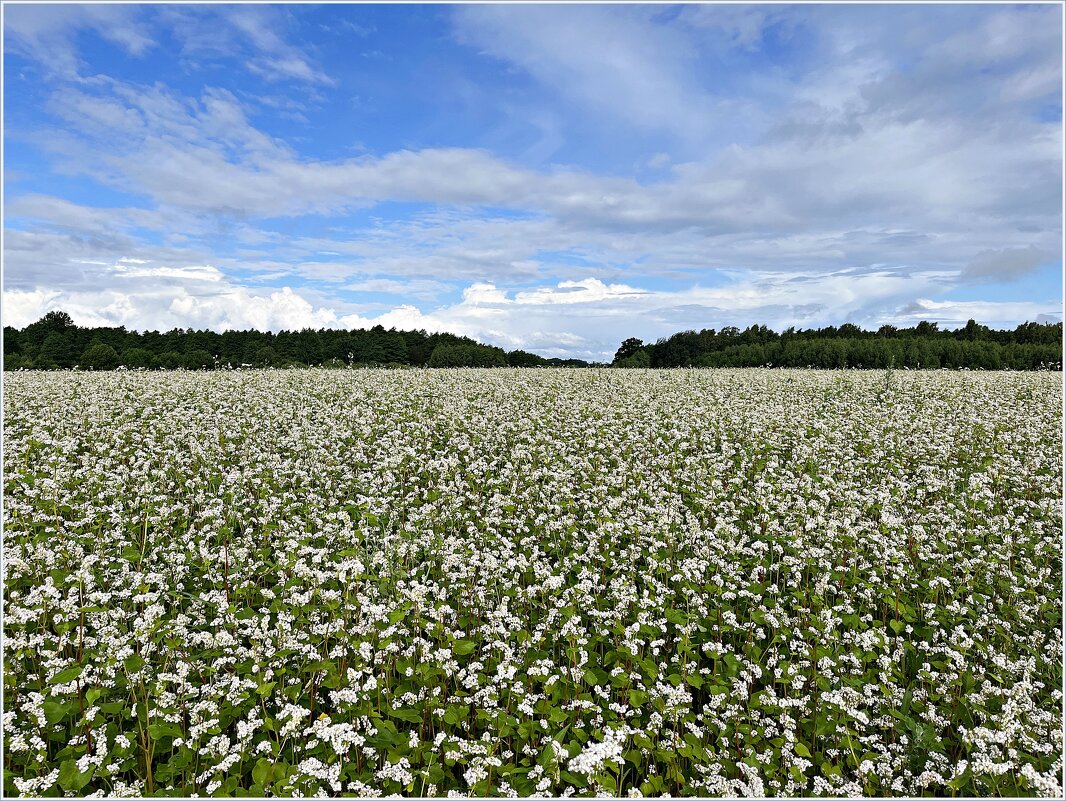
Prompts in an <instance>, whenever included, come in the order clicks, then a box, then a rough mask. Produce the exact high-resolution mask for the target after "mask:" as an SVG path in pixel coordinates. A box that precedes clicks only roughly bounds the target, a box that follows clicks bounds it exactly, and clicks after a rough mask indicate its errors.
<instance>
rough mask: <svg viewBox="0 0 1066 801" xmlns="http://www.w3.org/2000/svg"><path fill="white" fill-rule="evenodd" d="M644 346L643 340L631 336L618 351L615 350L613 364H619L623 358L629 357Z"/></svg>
mask: <svg viewBox="0 0 1066 801" xmlns="http://www.w3.org/2000/svg"><path fill="white" fill-rule="evenodd" d="M642 347H644V341H643V340H640V339H637V338H636V337H630V338H629V339H627V340H625V342H623V343H622V344H621V345H620V346H619V347H618V350H617V351H615V354H614V360H613V361H612V364H617V363H618V362H620V361H622V360H623V359H628V358H629V357H630V356H632V355H633V354H634V353H636V352H637V351H638V350H640V349H641V348H642Z"/></svg>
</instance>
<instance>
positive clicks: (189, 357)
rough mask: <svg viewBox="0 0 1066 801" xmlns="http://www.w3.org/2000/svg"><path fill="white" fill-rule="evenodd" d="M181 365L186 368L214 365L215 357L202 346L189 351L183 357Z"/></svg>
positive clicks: (195, 368)
mask: <svg viewBox="0 0 1066 801" xmlns="http://www.w3.org/2000/svg"><path fill="white" fill-rule="evenodd" d="M181 366H182V367H184V368H185V369H186V370H200V369H203V368H205V367H208V368H210V367H214V366H215V358H214V357H213V356H212V355H211V354H210V353H209V352H208V351H206V350H203V349H202V348H200V349H197V350H192V351H189V352H188V353H186V354H185V357H184V358H183V359H182V362H181Z"/></svg>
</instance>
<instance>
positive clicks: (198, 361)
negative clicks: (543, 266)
mask: <svg viewBox="0 0 1066 801" xmlns="http://www.w3.org/2000/svg"><path fill="white" fill-rule="evenodd" d="M92 345H106V346H108V347H110V348H112V349H114V351H115V353H116V358H115V359H108V360H105V361H106V363H107V364H108V365H109V366H108V367H103V366H102V364H103V363H102V362H100V360H99V359H98V360H97V361H96V362H94V363H93V364H92V365H90V364H89V363H88V362H87V361H86V355H87V353H88V349H89V348H90V347H91V346H92ZM119 354H121V355H119ZM205 354H206V356H205ZM434 354H436V356H435V357H434ZM308 365H314V366H319V365H323V366H324V365H329V366H331V367H336V366H338V365H345V366H350V367H355V366H360V365H392V366H399V365H417V366H443V367H506V366H508V365H510V366H512V367H534V366H542V365H544V366H548V365H556V366H564V365H565V366H572V367H584V366H587V362H584V361H581V360H579V359H567V360H561V359H545V358H543V357H541V356H537V355H536V354H533V353H527V352H525V351H521V350H515V351H511V352H510V353H505V352H504V351H503V350H501V349H500V348H495V347H490V346H488V345H482V344H480V343H477V342H475V341H474V340H472V339H469V338H467V337H458V336H454V335H453V334H443V333H440V334H428V333H426V332H425V331H397V330H395V329H389V330H386V329H385V328H384V327H382V326H380V325H377V326H374V327H373V328H371V329H369V330H355V331H348V330H344V329H319V330H314V329H310V328H306V329H303V330H301V331H281V332H278V333H276V334H275V333H272V332H270V331H225V332H223V333H217V332H215V331H193V330H185V329H175V330H173V331H168V332H166V333H160V332H158V331H145V332H136V331H127V330H126V329H125V328H123V327H117V328H106V327H97V328H82V327H79V326H76V325H74V323H73V321H72V320H71V318H70V316H69V315H67V314H65V313H64V312H60V311H53V312H49V313H48V314H46V315H45V316H44V317H43V318H42V319H41V320H38V321H37V322H36V323H33V324H31V325H29V326H27V327H26V328H25V329H23V330H22V331H19V330H18V329H15V328H12V327H10V326H5V328H4V369H6V370H18V369H33V368H38V369H57V368H59V369H68V368H71V367H89V366H92V367H93V369H95V370H101V369H111V368H113V367H118V366H123V367H129V368H135V369H160V368H162V369H169V370H173V369H177V368H182V367H184V368H185V369H190V370H200V369H215V368H224V367H233V368H236V367H290V366H308Z"/></svg>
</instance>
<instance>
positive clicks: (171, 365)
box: [159, 350, 185, 370]
mask: <svg viewBox="0 0 1066 801" xmlns="http://www.w3.org/2000/svg"><path fill="white" fill-rule="evenodd" d="M184 358H185V356H184V355H183V354H181V353H178V352H177V351H176V350H168V351H166V352H165V353H164V354H163V355H162V356H160V357H159V366H160V367H162V368H163V369H164V370H176V369H178V368H179V367H181V365H182V362H183V360H184Z"/></svg>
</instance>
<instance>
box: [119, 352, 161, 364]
mask: <svg viewBox="0 0 1066 801" xmlns="http://www.w3.org/2000/svg"><path fill="white" fill-rule="evenodd" d="M154 361H155V357H154V356H153V355H152V352H151V351H150V350H148V349H147V348H130V349H129V350H124V351H122V359H121V362H122V364H124V365H126V366H127V367H151V366H152V364H153V362H154Z"/></svg>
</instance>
